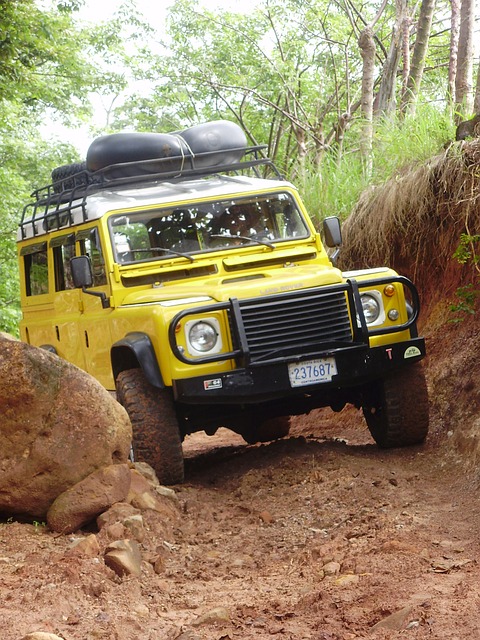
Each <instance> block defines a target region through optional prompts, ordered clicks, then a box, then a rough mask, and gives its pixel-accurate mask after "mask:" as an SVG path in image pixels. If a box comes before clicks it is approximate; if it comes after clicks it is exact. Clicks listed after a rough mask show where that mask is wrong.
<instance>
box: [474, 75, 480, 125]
mask: <svg viewBox="0 0 480 640" xmlns="http://www.w3.org/2000/svg"><path fill="white" fill-rule="evenodd" d="M473 110H474V112H475V113H476V114H479V113H480V64H479V65H478V68H477V84H476V87H475V99H474V101H473Z"/></svg>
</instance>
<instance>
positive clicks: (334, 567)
mask: <svg viewBox="0 0 480 640" xmlns="http://www.w3.org/2000/svg"><path fill="white" fill-rule="evenodd" d="M322 569H323V572H324V573H325V575H326V576H336V575H338V574H339V573H340V563H339V562H327V564H325V565H324V566H323V567H322Z"/></svg>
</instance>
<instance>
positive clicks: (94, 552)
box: [67, 533, 100, 558]
mask: <svg viewBox="0 0 480 640" xmlns="http://www.w3.org/2000/svg"><path fill="white" fill-rule="evenodd" d="M99 553H100V545H99V544H98V540H97V536H96V535H95V534H93V533H92V534H91V535H89V536H87V537H86V538H78V539H77V540H75V541H74V542H73V544H72V546H71V547H70V549H69V550H68V552H67V554H68V555H81V556H87V557H89V558H95V557H96V556H98V554H99Z"/></svg>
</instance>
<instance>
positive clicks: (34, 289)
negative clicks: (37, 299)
mask: <svg viewBox="0 0 480 640" xmlns="http://www.w3.org/2000/svg"><path fill="white" fill-rule="evenodd" d="M21 254H22V256H23V263H24V267H25V291H26V294H27V296H38V295H42V294H44V293H48V259H47V243H46V242H42V243H39V244H35V245H30V246H28V247H24V248H23V249H22V252H21Z"/></svg>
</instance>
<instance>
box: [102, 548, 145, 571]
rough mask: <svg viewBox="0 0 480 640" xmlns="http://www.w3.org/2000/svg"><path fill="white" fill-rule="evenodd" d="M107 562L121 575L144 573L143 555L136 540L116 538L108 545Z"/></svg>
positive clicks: (106, 550)
mask: <svg viewBox="0 0 480 640" xmlns="http://www.w3.org/2000/svg"><path fill="white" fill-rule="evenodd" d="M104 560H105V564H106V565H107V567H110V569H113V571H115V573H116V574H117V575H118V576H120V577H123V576H126V575H133V576H139V575H141V573H142V555H141V553H140V547H139V546H138V543H137V542H135V540H116V541H115V542H112V543H111V544H109V545H108V547H107V548H106V549H105V555H104Z"/></svg>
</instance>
